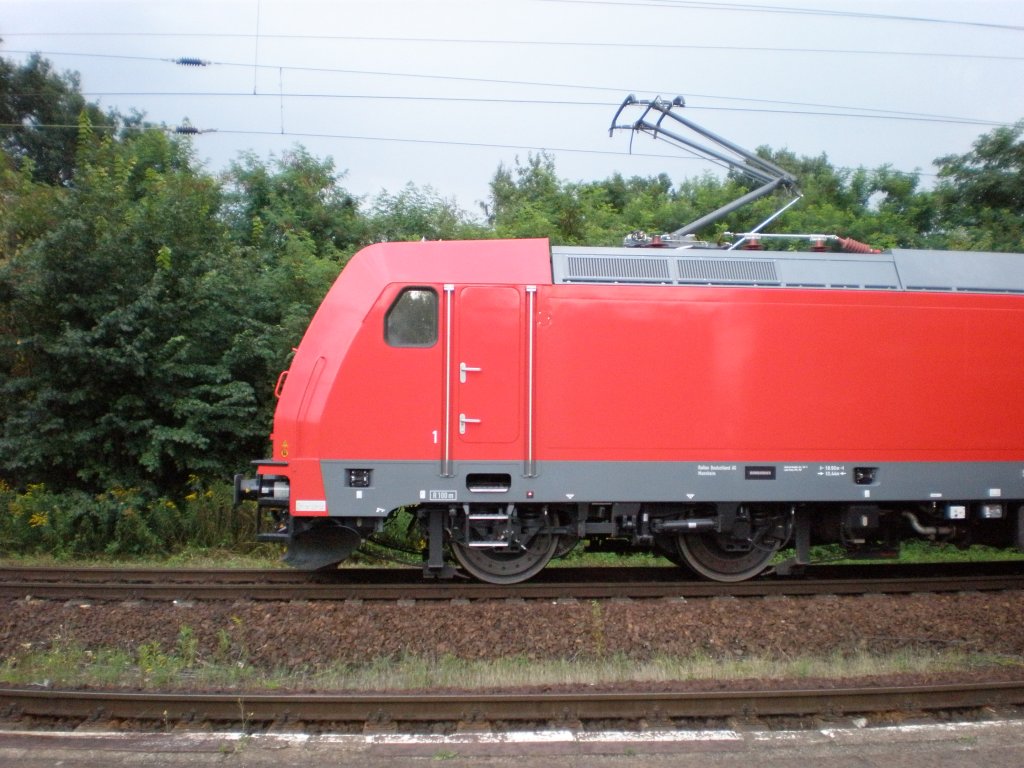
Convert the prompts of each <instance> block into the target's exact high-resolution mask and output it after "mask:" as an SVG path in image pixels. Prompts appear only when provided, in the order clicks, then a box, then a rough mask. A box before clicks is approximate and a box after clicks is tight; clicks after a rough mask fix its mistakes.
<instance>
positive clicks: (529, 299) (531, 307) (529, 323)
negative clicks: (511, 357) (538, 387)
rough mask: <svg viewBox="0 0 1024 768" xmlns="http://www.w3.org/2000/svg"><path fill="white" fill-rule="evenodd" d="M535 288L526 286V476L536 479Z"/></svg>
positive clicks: (534, 286)
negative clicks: (534, 418) (534, 424)
mask: <svg viewBox="0 0 1024 768" xmlns="http://www.w3.org/2000/svg"><path fill="white" fill-rule="evenodd" d="M536 308H537V286H536V285H528V286H526V337H527V341H526V472H525V474H526V476H527V477H536V475H537V466H536V458H535V456H534V444H533V439H534V438H533V403H534V397H535V393H534V375H533V369H534V355H535V352H536V337H537V323H536V319H535V314H536Z"/></svg>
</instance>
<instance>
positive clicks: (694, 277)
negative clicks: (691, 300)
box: [676, 259, 779, 284]
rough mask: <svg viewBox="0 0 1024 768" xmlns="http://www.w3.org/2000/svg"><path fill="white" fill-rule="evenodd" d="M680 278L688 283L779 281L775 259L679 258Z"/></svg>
mask: <svg viewBox="0 0 1024 768" xmlns="http://www.w3.org/2000/svg"><path fill="white" fill-rule="evenodd" d="M676 264H677V266H678V268H679V280H680V281H681V282H686V283H761V284H770V283H778V281H779V278H778V275H777V274H776V272H775V262H774V261H765V260H761V261H753V260H750V261H747V260H737V259H679V260H678V261H677V262H676Z"/></svg>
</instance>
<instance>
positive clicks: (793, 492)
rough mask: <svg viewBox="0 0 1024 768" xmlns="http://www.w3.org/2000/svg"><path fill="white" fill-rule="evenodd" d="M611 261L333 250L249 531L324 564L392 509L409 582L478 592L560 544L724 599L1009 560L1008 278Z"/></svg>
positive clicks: (510, 578) (967, 259) (927, 265)
mask: <svg viewBox="0 0 1024 768" xmlns="http://www.w3.org/2000/svg"><path fill="white" fill-rule="evenodd" d="M684 234H685V233H684ZM632 242H633V243H640V244H641V247H630V248H626V247H623V248H568V247H565V248H563V247H550V246H549V244H548V242H547V241H546V240H516V241H500V240H497V241H495V240H491V241H478V242H417V243H387V244H380V245H374V246H371V247H369V248H366V249H365V250H363V251H361V252H360V253H358V254H357V255H356V256H355V257H353V259H352V260H351V262H350V263H349V264H348V265H347V266H346V267H345V269H344V271H343V272H342V274H341V275H340V277H339V278H338V280H337V282H336V283H335V284H334V286H333V288H332V289H331V290H330V292H329V293H328V295H327V297H326V298H325V299H324V302H323V304H322V305H321V307H320V308H319V310H318V312H317V313H316V316H315V317H314V318H313V321H312V323H311V324H310V326H309V329H308V331H307V332H306V335H305V337H304V338H303V340H302V343H301V344H300V345H299V347H298V350H297V351H296V353H295V357H294V359H293V362H292V364H291V367H290V369H289V370H288V372H287V376H286V377H285V378H284V379H283V381H282V382H281V383H279V395H280V399H279V402H278V407H277V412H276V415H275V420H274V432H273V435H272V441H273V455H272V457H271V458H269V459H265V460H261V461H259V462H257V464H258V475H257V477H256V478H255V479H254V480H247V481H240V482H239V487H240V495H241V496H242V497H245V498H252V499H255V500H256V501H257V502H258V504H259V507H260V509H261V514H266V513H269V514H271V515H272V516H273V517H274V520H275V521H276V526H275V530H273V531H272V532H270V533H266V534H263V537H264V538H267V539H270V540H281V541H285V542H286V543H287V545H288V553H287V556H286V559H287V560H288V561H289V562H291V563H292V564H294V565H296V566H298V567H302V568H321V567H330V566H334V565H336V564H337V563H338V562H340V561H341V560H343V559H345V557H347V556H348V555H349V554H350V553H351V552H352V551H353V550H355V549H356V548H357V547H358V546H359V545H360V543H361V542H362V540H363V539H364V538H366V537H367V536H369V535H371V534H373V533H374V532H376V531H379V530H381V528H382V527H383V524H384V521H385V520H386V519H387V518H388V517H389V516H390V515H392V514H394V513H395V512H396V510H398V509H400V508H406V509H408V510H411V511H413V512H414V513H415V515H416V517H417V519H418V521H419V523H420V525H421V526H422V530H423V534H424V538H425V540H426V542H427V548H426V551H425V553H424V566H425V572H426V573H427V574H428V575H435V576H445V575H450V573H451V570H452V569H451V566H450V565H448V564H447V562H446V553H448V552H450V553H451V555H453V556H454V559H455V560H456V561H457V562H458V564H459V565H461V567H462V568H463V569H465V570H466V571H467V572H469V573H470V574H472V575H473V576H475V577H477V578H479V579H482V580H485V581H490V582H495V583H512V582H516V581H521V580H524V579H527V578H529V577H531V576H532V575H534V574H536V573H537V572H538V571H540V570H541V569H542V568H543V567H544V566H545V565H546V564H547V563H548V561H549V560H550V559H551V558H552V557H553V556H554V555H555V554H556V552H558V551H560V550H563V549H564V548H566V547H568V546H571V545H572V544H573V543H574V542H576V541H577V540H583V539H586V540H590V541H601V540H617V541H619V542H620V543H624V544H626V545H628V546H631V547H655V548H657V549H658V550H660V551H662V552H663V553H665V554H666V555H667V556H668V557H670V558H671V559H672V560H674V561H676V562H678V563H680V564H683V565H686V566H688V567H690V568H692V569H693V570H694V571H696V572H697V573H698V574H701V575H703V576H705V577H708V578H712V579H717V580H722V581H736V580H741V579H746V578H749V577H751V576H754V575H756V574H757V573H759V572H761V571H762V570H763V569H764V568H765V567H766V566H767V565H768V563H769V561H770V560H771V558H772V557H773V555H774V554H775V553H776V552H777V550H778V549H779V548H780V547H782V546H784V545H786V544H787V543H789V544H790V545H794V546H795V551H796V558H795V559H796V561H797V562H807V560H808V548H809V546H810V544H811V543H812V542H841V543H843V544H844V545H846V546H847V547H848V548H849V549H851V550H860V551H862V552H868V551H871V550H886V551H891V550H893V549H894V548H895V547H896V546H898V542H899V540H900V539H902V538H904V537H907V536H913V535H917V536H924V537H927V538H931V539H942V540H950V541H957V542H968V541H979V542H986V543H991V544H995V545H1001V546H1015V545H1016V546H1020V545H1021V544H1022V543H1024V512H1022V505H1024V398H1021V396H1020V392H1019V387H1020V382H1022V381H1024V258H1022V257H1021V256H1019V255H1011V254H995V253H955V252H928V251H915V250H893V251H891V252H885V253H824V252H808V253H796V252H790V251H759V250H721V249H713V248H700V247H690V246H694V245H696V244H694V243H692V242H688V241H686V240H685V239H684V238H682V237H681V236H680V237H679V238H678V239H677V242H676V245H683V246H684V247H676V248H665V247H643V246H645V245H650V243H649V241H647V240H646V239H644V238H640V237H634V238H632ZM861 250H864V249H861Z"/></svg>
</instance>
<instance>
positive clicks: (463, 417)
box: [459, 413, 481, 435]
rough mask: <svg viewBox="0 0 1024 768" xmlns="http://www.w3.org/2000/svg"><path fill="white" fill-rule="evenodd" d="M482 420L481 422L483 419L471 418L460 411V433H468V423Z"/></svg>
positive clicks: (476, 422)
mask: <svg viewBox="0 0 1024 768" xmlns="http://www.w3.org/2000/svg"><path fill="white" fill-rule="evenodd" d="M480 422H481V419H471V418H469V417H468V416H467V415H466V414H464V413H460V414H459V434H460V435H464V434H466V425H467V424H479V423H480Z"/></svg>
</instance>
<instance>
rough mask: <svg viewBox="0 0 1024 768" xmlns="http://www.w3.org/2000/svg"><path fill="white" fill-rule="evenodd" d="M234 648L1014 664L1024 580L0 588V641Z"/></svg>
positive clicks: (475, 656)
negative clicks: (200, 596)
mask: <svg viewBox="0 0 1024 768" xmlns="http://www.w3.org/2000/svg"><path fill="white" fill-rule="evenodd" d="M183 626H185V627H188V628H190V629H191V630H192V632H193V633H194V637H195V639H196V641H197V642H198V649H197V650H198V653H199V656H200V657H201V658H214V657H216V656H217V654H218V653H219V654H220V656H221V657H223V656H224V649H225V642H226V641H227V640H229V641H230V644H231V649H232V653H239V654H244V657H245V659H246V661H247V663H248V664H250V665H254V666H257V667H261V668H266V669H268V670H269V669H279V668H281V667H286V668H288V667H290V668H299V667H304V668H322V667H325V666H330V665H332V664H337V663H359V662H365V661H367V660H370V659H374V658H379V657H397V656H400V655H402V654H413V655H423V656H426V657H440V656H444V655H449V656H455V657H457V658H462V659H467V660H488V659H496V658H501V657H509V656H519V657H525V658H531V659H567V658H568V659H581V658H582V659H586V658H601V657H605V656H608V655H613V654H614V655H620V656H622V657H625V658H630V659H636V660H645V659H650V658H652V657H656V656H692V655H693V654H695V653H701V654H704V655H706V656H709V657H711V658H715V659H725V660H729V659H741V658H749V657H760V658H783V659H788V658H795V657H804V656H829V655H831V654H835V653H865V652H866V653H878V654H884V653H891V652H895V651H899V650H904V649H927V650H931V651H949V650H956V651H962V652H964V653H986V654H997V655H1004V656H1006V657H1008V658H1009V659H1011V660H1012V661H1013V663H1012V668H1013V673H1014V674H1017V675H1019V669H1020V664H1021V660H1022V659H1024V632H1022V631H1021V627H1022V626H1024V592H1003V593H957V594H940V595H930V594H912V595H892V596H886V595H869V596H863V597H806V598H804V597H790V598H767V599H765V598H756V599H746V598H741V599H729V598H726V599H722V598H714V599H690V600H680V599H675V600H634V601H629V600H626V601H620V600H612V601H572V600H570V601H564V600H560V601H557V602H545V601H529V602H526V601H480V602H458V601H452V602H423V603H413V602H412V601H405V602H402V603H397V604H396V603H376V602H366V603H360V602H357V601H352V602H337V603H332V602H252V601H244V602H233V603H230V602H176V603H165V602H155V601H154V602H142V601H140V602H130V603H126V602H121V603H103V602H93V603H83V602H80V601H69V602H59V601H45V600H33V599H22V600H2V601H0V648H4V649H7V651H8V654H10V651H11V650H12V649H29V648H32V649H45V648H49V647H51V646H53V645H55V644H60V643H63V644H73V645H77V646H81V647H84V648H89V649H97V648H101V647H107V648H109V647H116V648H121V649H124V650H127V651H132V652H135V651H137V649H138V648H139V647H140V646H141V645H143V644H146V643H153V642H158V643H160V644H161V646H162V647H163V648H164V649H166V650H171V649H174V648H175V646H176V644H177V642H178V636H179V632H180V630H181V628H182V627H183Z"/></svg>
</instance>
